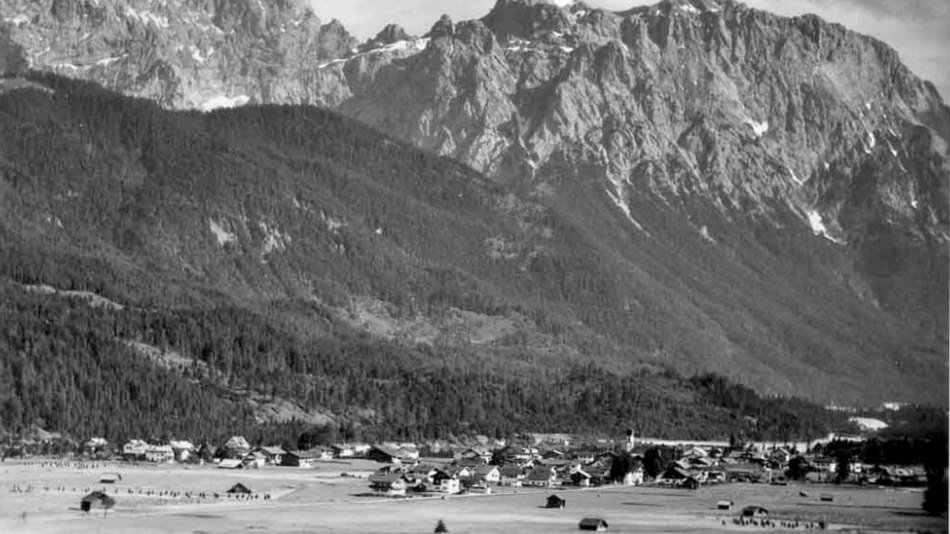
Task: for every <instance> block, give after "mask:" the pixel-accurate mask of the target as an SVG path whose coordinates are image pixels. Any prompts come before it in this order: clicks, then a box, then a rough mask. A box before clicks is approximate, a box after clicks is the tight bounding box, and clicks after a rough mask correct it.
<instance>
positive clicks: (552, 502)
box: [544, 495, 567, 509]
mask: <svg viewBox="0 0 950 534" xmlns="http://www.w3.org/2000/svg"><path fill="white" fill-rule="evenodd" d="M565 506H567V500H566V499H562V498H560V497H558V496H557V495H551V496H550V497H548V502H547V504H545V505H544V507H545V508H559V509H560V508H564V507H565Z"/></svg>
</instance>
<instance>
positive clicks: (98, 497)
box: [81, 491, 115, 506]
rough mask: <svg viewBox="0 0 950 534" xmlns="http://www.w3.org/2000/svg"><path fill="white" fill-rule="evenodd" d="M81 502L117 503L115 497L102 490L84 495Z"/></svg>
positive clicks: (108, 504) (110, 504) (106, 504)
mask: <svg viewBox="0 0 950 534" xmlns="http://www.w3.org/2000/svg"><path fill="white" fill-rule="evenodd" d="M81 502H93V503H94V502H98V503H99V504H101V505H102V506H112V505H113V504H115V499H113V498H112V497H109V496H108V495H106V494H105V493H103V492H101V491H93V492H92V493H90V494H88V495H86V496H85V497H83V498H82V499H81Z"/></svg>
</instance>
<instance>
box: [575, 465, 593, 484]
mask: <svg viewBox="0 0 950 534" xmlns="http://www.w3.org/2000/svg"><path fill="white" fill-rule="evenodd" d="M590 479H591V476H590V474H589V473H587V472H586V471H584V470H583V469H578V470H576V471H574V472H573V473H571V483H573V484H574V485H575V486H590Z"/></svg>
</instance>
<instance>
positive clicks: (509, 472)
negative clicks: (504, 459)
mask: <svg viewBox="0 0 950 534" xmlns="http://www.w3.org/2000/svg"><path fill="white" fill-rule="evenodd" d="M498 472H499V473H501V476H503V477H507V478H514V477H520V476H521V475H523V474H524V469H522V468H521V466H518V465H503V466H501V467H500V468H498Z"/></svg>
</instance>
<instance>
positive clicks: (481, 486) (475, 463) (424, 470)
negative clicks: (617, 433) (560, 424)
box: [369, 444, 643, 496]
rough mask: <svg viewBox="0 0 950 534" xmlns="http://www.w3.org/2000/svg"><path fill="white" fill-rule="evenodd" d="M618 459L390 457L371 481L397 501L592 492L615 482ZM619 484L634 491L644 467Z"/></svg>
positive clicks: (529, 454) (517, 454)
mask: <svg viewBox="0 0 950 534" xmlns="http://www.w3.org/2000/svg"><path fill="white" fill-rule="evenodd" d="M616 458H617V455H616V453H613V452H607V451H604V452H601V453H595V452H592V451H586V450H574V451H571V452H564V451H561V450H558V449H547V450H540V449H539V448H537V447H533V446H528V445H520V444H511V445H506V446H504V447H501V448H498V449H494V450H491V449H488V448H486V447H471V448H468V449H465V450H463V451H461V452H460V453H457V454H456V455H455V456H454V457H453V458H452V459H451V460H448V461H446V462H441V463H436V462H423V461H419V460H418V458H411V457H409V458H407V457H401V456H394V455H388V456H385V457H378V458H375V459H377V460H378V461H382V462H386V465H384V466H383V467H381V468H380V469H379V470H377V471H376V472H375V473H373V474H372V475H370V477H369V487H370V490H371V491H372V492H374V493H381V494H386V495H392V496H396V495H405V494H406V492H407V491H416V492H430V493H445V494H453V493H461V492H463V491H466V492H471V493H491V488H492V487H493V486H514V487H522V486H524V487H529V486H530V487H540V488H551V487H560V486H565V485H570V486H591V485H599V484H606V483H608V482H611V481H612V480H611V469H612V465H613V462H614V461H615V459H616ZM620 480H621V481H622V482H623V483H625V484H631V485H633V484H640V483H642V482H643V466H642V465H633V466H631V469H629V470H628V471H627V472H625V473H623V474H621V475H620Z"/></svg>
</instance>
